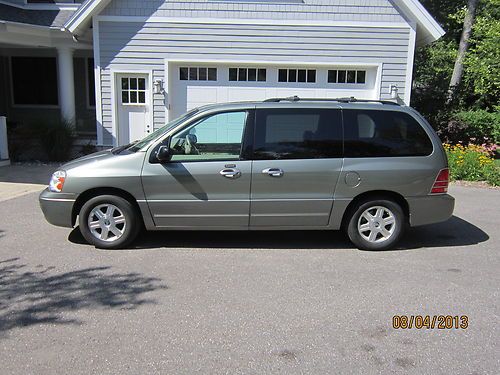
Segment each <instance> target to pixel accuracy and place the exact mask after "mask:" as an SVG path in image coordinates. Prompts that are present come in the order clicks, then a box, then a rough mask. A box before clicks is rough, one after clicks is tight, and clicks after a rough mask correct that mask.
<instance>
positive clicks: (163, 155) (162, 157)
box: [156, 146, 172, 163]
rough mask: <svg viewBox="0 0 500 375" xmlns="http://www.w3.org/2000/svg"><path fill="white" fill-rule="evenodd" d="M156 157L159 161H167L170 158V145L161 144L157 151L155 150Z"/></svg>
mask: <svg viewBox="0 0 500 375" xmlns="http://www.w3.org/2000/svg"><path fill="white" fill-rule="evenodd" d="M156 159H158V161H159V162H160V163H168V162H169V161H170V160H171V159H172V152H171V151H170V147H168V146H161V147H160V148H159V149H158V151H156Z"/></svg>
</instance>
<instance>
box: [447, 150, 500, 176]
mask: <svg viewBox="0 0 500 375" xmlns="http://www.w3.org/2000/svg"><path fill="white" fill-rule="evenodd" d="M444 149H445V151H446V154H447V155H448V163H449V166H450V177H451V179H452V180H463V181H487V182H488V183H489V184H491V185H494V186H498V185H500V168H499V167H498V166H497V165H496V163H495V160H494V159H493V157H492V156H493V155H494V154H495V152H496V149H497V146H496V145H495V146H486V145H483V146H478V145H474V144H469V145H467V146H463V145H461V144H456V145H450V144H447V143H445V144H444Z"/></svg>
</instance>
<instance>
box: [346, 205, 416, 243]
mask: <svg viewBox="0 0 500 375" xmlns="http://www.w3.org/2000/svg"><path fill="white" fill-rule="evenodd" d="M405 226H406V220H405V215H404V213H403V210H402V209H401V206H399V205H398V204H397V203H396V202H393V201H391V200H385V199H380V200H372V201H365V202H362V203H360V204H359V205H358V206H357V207H356V208H355V209H354V210H353V212H352V214H351V216H350V219H349V223H348V227H347V235H348V236H349V239H350V240H351V242H352V243H353V244H354V245H355V246H356V247H358V248H359V249H363V250H387V249H390V248H392V247H394V246H395V245H396V243H397V242H398V241H399V240H400V239H401V237H402V235H403V232H404V228H405Z"/></svg>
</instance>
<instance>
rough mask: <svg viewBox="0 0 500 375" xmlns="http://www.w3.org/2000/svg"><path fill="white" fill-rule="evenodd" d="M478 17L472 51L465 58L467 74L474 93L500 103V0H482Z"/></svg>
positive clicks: (472, 40)
mask: <svg viewBox="0 0 500 375" xmlns="http://www.w3.org/2000/svg"><path fill="white" fill-rule="evenodd" d="M483 4H484V5H483V6H482V10H481V13H480V14H479V16H478V17H477V19H476V23H475V25H474V32H473V35H472V39H471V44H472V45H471V48H470V52H469V53H468V54H467V57H466V59H465V68H466V71H467V75H466V78H467V80H468V84H469V86H471V87H473V88H474V93H475V94H477V95H481V97H482V98H483V100H485V101H486V102H487V103H488V102H493V103H494V104H498V100H499V97H500V45H499V40H500V0H488V1H483Z"/></svg>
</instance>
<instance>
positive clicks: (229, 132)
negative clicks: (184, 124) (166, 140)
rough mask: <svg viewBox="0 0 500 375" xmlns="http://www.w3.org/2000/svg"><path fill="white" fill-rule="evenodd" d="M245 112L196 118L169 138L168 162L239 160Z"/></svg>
mask: <svg viewBox="0 0 500 375" xmlns="http://www.w3.org/2000/svg"><path fill="white" fill-rule="evenodd" d="M247 116H248V112H246V111H241V112H225V113H218V114H216V115H212V116H208V117H205V118H203V119H202V120H199V121H198V122H196V123H195V124H193V125H191V126H190V127H188V128H187V129H184V130H182V131H181V132H179V133H178V134H176V135H174V136H173V137H172V140H171V142H170V148H171V149H172V151H173V153H174V155H173V157H172V161H202V160H207V161H209V160H228V161H230V160H239V158H240V154H241V144H242V139H243V132H244V129H245V124H246V121H247Z"/></svg>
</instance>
